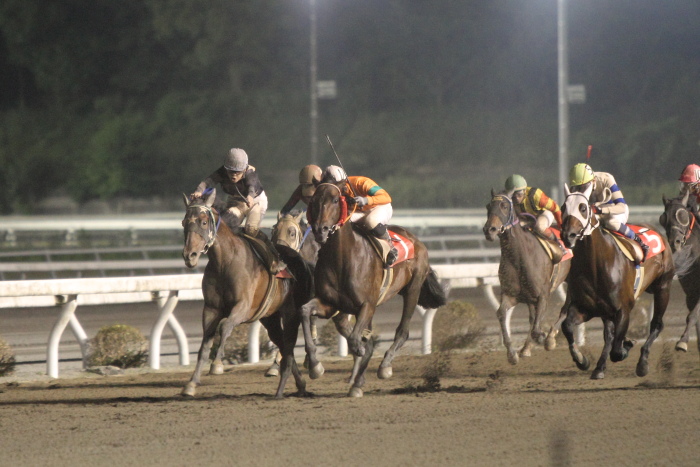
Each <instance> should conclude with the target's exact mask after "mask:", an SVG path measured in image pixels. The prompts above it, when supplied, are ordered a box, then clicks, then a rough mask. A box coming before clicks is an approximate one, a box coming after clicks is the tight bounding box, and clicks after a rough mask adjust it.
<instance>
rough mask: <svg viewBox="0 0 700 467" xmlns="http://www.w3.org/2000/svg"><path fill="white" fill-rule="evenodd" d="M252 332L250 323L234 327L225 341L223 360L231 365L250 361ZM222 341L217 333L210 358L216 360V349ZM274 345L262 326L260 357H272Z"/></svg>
mask: <svg viewBox="0 0 700 467" xmlns="http://www.w3.org/2000/svg"><path fill="white" fill-rule="evenodd" d="M249 332H250V324H241V325H239V326H236V327H235V328H233V331H231V335H230V336H229V338H228V339H226V342H225V343H224V357H223V361H224V362H227V363H229V364H231V365H235V364H238V363H244V362H247V361H248V334H249ZM220 342H221V334H220V333H218V332H217V333H216V337H214V344H213V345H212V346H211V351H210V352H209V359H210V360H214V358H215V357H216V351H217V350H218V348H219V345H220ZM274 348H275V347H274V346H273V345H272V343H271V342H270V338H269V337H268V335H267V331H266V330H265V328H264V327H262V326H261V327H260V350H259V352H260V358H261V359H263V360H264V359H266V358H270V357H272V352H273V350H274Z"/></svg>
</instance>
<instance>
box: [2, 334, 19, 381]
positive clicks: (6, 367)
mask: <svg viewBox="0 0 700 467" xmlns="http://www.w3.org/2000/svg"><path fill="white" fill-rule="evenodd" d="M15 363H16V362H15V353H14V352H13V351H12V347H10V345H9V344H8V343H7V342H5V340H4V339H2V338H1V337H0V376H7V375H9V374H11V373H12V372H13V371H15Z"/></svg>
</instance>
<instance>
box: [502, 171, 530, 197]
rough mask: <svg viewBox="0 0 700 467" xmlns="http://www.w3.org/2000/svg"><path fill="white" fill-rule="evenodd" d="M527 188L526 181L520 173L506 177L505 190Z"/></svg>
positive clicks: (512, 190)
mask: <svg viewBox="0 0 700 467" xmlns="http://www.w3.org/2000/svg"><path fill="white" fill-rule="evenodd" d="M525 188H527V182H526V181H525V178H524V177H523V176H522V175H518V174H513V175H511V176H510V177H508V178H507V179H506V191H507V192H508V193H512V192H514V191H520V190H524V189H525Z"/></svg>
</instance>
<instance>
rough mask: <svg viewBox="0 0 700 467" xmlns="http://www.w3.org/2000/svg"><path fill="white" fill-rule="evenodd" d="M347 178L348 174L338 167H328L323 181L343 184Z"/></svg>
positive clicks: (324, 172)
mask: <svg viewBox="0 0 700 467" xmlns="http://www.w3.org/2000/svg"><path fill="white" fill-rule="evenodd" d="M346 178H348V174H346V173H345V171H344V170H343V169H342V168H340V167H338V166H337V165H329V166H328V167H326V170H324V171H323V179H325V180H333V181H334V182H342V181H343V180H345V179H346Z"/></svg>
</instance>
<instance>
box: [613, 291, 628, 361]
mask: <svg viewBox="0 0 700 467" xmlns="http://www.w3.org/2000/svg"><path fill="white" fill-rule="evenodd" d="M633 306H634V303H633V304H632V305H631V306H629V307H625V308H620V309H619V310H617V311H616V315H617V317H618V318H617V320H616V321H615V338H614V339H613V344H612V350H610V360H611V361H612V362H621V361H622V360H624V359H626V358H627V355H628V353H629V352H628V351H629V349H631V348H632V345H633V342H632V341H630V340H627V339H626V337H627V328H629V324H630V312H631V311H632V307H633Z"/></svg>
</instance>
